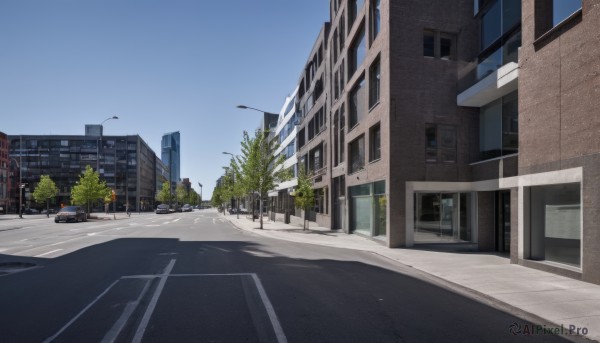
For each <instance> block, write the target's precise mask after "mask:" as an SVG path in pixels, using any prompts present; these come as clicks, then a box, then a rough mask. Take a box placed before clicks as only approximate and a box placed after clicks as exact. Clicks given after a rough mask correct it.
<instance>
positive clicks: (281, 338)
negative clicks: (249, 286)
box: [251, 273, 287, 343]
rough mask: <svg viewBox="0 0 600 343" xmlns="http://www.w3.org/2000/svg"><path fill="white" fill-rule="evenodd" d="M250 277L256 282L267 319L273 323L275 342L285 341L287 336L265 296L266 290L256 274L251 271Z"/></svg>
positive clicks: (281, 342)
mask: <svg viewBox="0 0 600 343" xmlns="http://www.w3.org/2000/svg"><path fill="white" fill-rule="evenodd" d="M251 275H252V279H254V283H256V289H257V290H258V294H259V295H260V298H261V300H262V302H263V304H264V305H265V309H266V310H267V314H268V315H269V319H271V325H273V330H275V335H276V336H277V342H279V343H285V342H287V338H286V337H285V333H284V332H283V328H282V327H281V324H280V323H279V319H278V318H277V314H276V313H275V309H274V308H273V305H272V304H271V301H270V300H269V297H268V296H267V292H266V291H265V289H264V287H263V286H262V283H261V282H260V279H259V278H258V275H256V274H255V273H252V274H251Z"/></svg>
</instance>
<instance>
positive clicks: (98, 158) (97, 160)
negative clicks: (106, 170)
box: [96, 116, 119, 173]
mask: <svg viewBox="0 0 600 343" xmlns="http://www.w3.org/2000/svg"><path fill="white" fill-rule="evenodd" d="M111 119H119V117H117V116H112V117H108V118H106V119H104V120H103V121H102V122H101V123H100V143H99V144H98V145H97V146H96V171H97V172H98V173H100V145H102V135H103V131H104V127H103V126H102V125H104V123H106V122H107V121H108V120H111Z"/></svg>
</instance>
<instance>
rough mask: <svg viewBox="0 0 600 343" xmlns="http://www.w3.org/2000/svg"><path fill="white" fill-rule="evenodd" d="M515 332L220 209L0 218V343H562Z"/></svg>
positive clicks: (385, 273)
mask: <svg viewBox="0 0 600 343" xmlns="http://www.w3.org/2000/svg"><path fill="white" fill-rule="evenodd" d="M27 266H30V267H29V268H22V267H27ZM516 325H518V326H520V327H521V329H523V328H524V327H526V326H528V325H532V326H531V329H532V330H534V329H535V330H540V329H543V327H542V328H538V327H535V326H533V324H531V323H530V322H528V321H526V320H523V319H521V318H519V317H516V316H514V315H513V314H510V313H506V312H504V311H502V310H499V309H495V308H493V307H492V306H490V305H489V304H486V303H485V302H481V301H478V300H477V299H476V298H472V297H469V296H464V295H461V294H459V293H456V292H454V291H452V290H451V289H448V288H446V287H444V286H443V285H439V284H436V283H432V282H431V281H429V280H426V279H424V278H422V277H420V276H419V275H418V273H416V272H414V271H412V270H411V269H410V268H409V267H406V266H402V265H400V264H397V263H392V262H391V261H388V260H385V259H383V258H381V257H379V256H377V255H373V254H370V253H365V252H360V251H355V250H346V249H334V248H328V247H321V246H314V245H306V244H298V243H293V242H286V241H279V240H270V239H267V238H264V237H260V236H257V235H254V234H252V233H249V232H246V231H241V230H238V229H236V228H234V227H232V226H231V224H229V223H228V222H227V221H225V220H223V219H221V218H219V216H218V214H217V213H216V212H215V211H212V210H201V211H198V210H196V211H194V212H192V213H175V214H165V215H156V214H152V213H149V214H141V215H139V214H133V215H132V216H131V218H128V219H122V220H109V221H106V220H105V221H89V222H86V223H69V224H65V223H61V224H55V223H54V221H53V219H52V218H49V219H48V218H45V217H43V216H28V217H27V218H26V219H20V220H19V219H13V220H8V219H3V220H0V342H287V341H289V342H468V341H475V342H512V341H525V340H526V341H528V342H532V341H533V342H559V341H566V340H565V338H564V337H561V336H558V335H554V334H549V333H547V332H546V334H544V332H542V331H537V332H532V335H529V336H524V335H513V334H512V333H511V326H513V327H514V326H516ZM521 332H522V330H521Z"/></svg>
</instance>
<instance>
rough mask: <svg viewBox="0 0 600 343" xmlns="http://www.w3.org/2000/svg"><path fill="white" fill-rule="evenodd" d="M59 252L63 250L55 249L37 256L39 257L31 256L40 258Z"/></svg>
mask: <svg viewBox="0 0 600 343" xmlns="http://www.w3.org/2000/svg"><path fill="white" fill-rule="evenodd" d="M61 250H63V249H56V250H52V251H48V252H45V253H43V254H39V255H36V256H33V257H42V256H46V255H50V254H52V253H55V252H57V251H61Z"/></svg>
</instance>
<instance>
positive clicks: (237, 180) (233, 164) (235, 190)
mask: <svg viewBox="0 0 600 343" xmlns="http://www.w3.org/2000/svg"><path fill="white" fill-rule="evenodd" d="M229 169H230V170H231V174H230V177H231V188H230V189H231V191H230V193H231V196H232V197H233V198H234V199H235V204H236V212H235V213H236V214H237V217H238V218H239V217H240V213H239V206H240V198H241V197H243V196H244V195H246V194H247V191H246V188H245V187H244V182H243V179H242V173H241V170H240V166H239V165H238V163H237V160H236V159H235V158H232V159H231V161H230V162H229Z"/></svg>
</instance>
